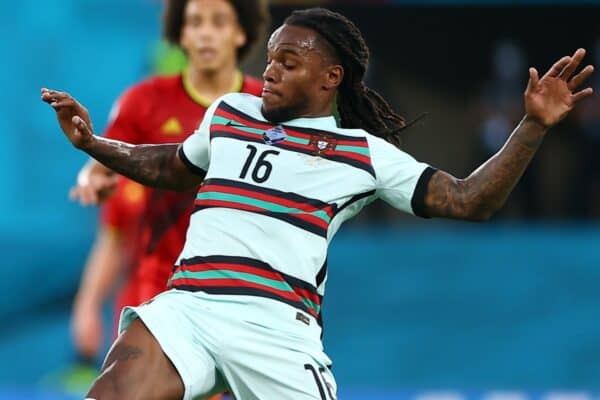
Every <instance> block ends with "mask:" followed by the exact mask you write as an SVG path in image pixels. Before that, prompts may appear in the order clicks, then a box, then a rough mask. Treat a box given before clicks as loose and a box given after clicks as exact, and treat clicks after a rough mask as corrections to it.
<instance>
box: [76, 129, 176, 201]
mask: <svg viewBox="0 0 600 400" xmlns="http://www.w3.org/2000/svg"><path fill="white" fill-rule="evenodd" d="M178 147H179V145H178V144H149V145H137V146H134V145H130V144H128V143H123V142H119V141H116V140H110V139H106V138H96V139H95V141H94V145H93V146H91V148H89V149H87V150H86V152H87V153H88V154H89V155H90V156H92V157H94V158H95V159H96V160H98V161H99V162H100V163H102V164H104V165H105V166H107V167H108V168H110V169H112V170H113V171H115V172H118V173H119V174H121V175H124V176H126V177H128V178H130V179H132V180H134V181H136V182H139V183H141V184H143V185H146V186H151V187H158V188H163V189H174V190H177V189H179V186H180V182H179V180H178V179H176V177H175V176H174V174H173V173H172V170H173V169H172V168H171V167H172V165H173V164H174V158H175V157H177V148H178Z"/></svg>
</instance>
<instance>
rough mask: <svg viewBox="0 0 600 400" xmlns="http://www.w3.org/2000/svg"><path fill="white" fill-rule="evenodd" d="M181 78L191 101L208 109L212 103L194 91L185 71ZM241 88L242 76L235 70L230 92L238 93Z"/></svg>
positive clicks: (242, 84)
mask: <svg viewBox="0 0 600 400" xmlns="http://www.w3.org/2000/svg"><path fill="white" fill-rule="evenodd" d="M181 76H182V81H183V88H184V89H185V91H186V93H187V94H188V96H190V97H191V98H192V100H194V101H195V102H196V103H198V104H200V105H201V106H202V107H209V106H210V105H211V104H212V101H211V100H210V99H208V98H207V97H206V96H203V95H201V94H200V92H198V91H197V90H196V88H195V87H194V85H192V81H191V80H190V74H189V71H188V70H187V69H185V70H184V71H183V73H182V74H181ZM242 86H244V75H243V74H242V72H241V71H240V70H238V69H236V70H235V78H234V79H233V86H232V87H231V90H230V92H239V91H240V90H242Z"/></svg>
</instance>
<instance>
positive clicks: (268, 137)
mask: <svg viewBox="0 0 600 400" xmlns="http://www.w3.org/2000/svg"><path fill="white" fill-rule="evenodd" d="M286 136H287V134H286V133H285V130H284V129H283V126H281V125H277V126H275V127H273V128H271V129H268V130H266V131H265V133H263V140H264V141H265V143H266V144H275V143H279V142H281V141H282V140H283V139H285V137H286Z"/></svg>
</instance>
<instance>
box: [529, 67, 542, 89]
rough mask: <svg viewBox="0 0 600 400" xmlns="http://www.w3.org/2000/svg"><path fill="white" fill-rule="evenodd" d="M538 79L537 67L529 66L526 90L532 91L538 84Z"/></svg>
mask: <svg viewBox="0 0 600 400" xmlns="http://www.w3.org/2000/svg"><path fill="white" fill-rule="evenodd" d="M539 81H540V77H539V75H538V72H537V69H535V68H533V67H532V68H529V82H528V83H527V89H526V91H528V92H530V91H532V90H533V89H534V88H535V87H536V86H537V84H538V82H539Z"/></svg>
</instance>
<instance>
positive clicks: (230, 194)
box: [194, 178, 337, 238]
mask: <svg viewBox="0 0 600 400" xmlns="http://www.w3.org/2000/svg"><path fill="white" fill-rule="evenodd" d="M194 206H195V208H194V211H199V210H203V209H207V208H215V207H220V208H233V209H236V210H243V211H249V212H253V213H257V214H261V215H265V216H268V217H272V218H276V219H279V220H281V221H285V222H287V223H289V224H291V225H294V226H296V227H298V228H301V229H304V230H306V231H308V232H311V233H314V234H315V235H319V236H321V237H324V238H325V237H327V229H328V228H329V223H330V222H331V219H332V218H333V217H334V215H335V213H336V210H337V205H336V204H328V203H325V202H323V201H320V200H317V199H311V198H308V197H304V196H300V195H298V194H296V193H291V192H282V191H280V190H275V189H269V188H265V187H261V186H257V185H252V184H249V183H245V182H238V181H232V180H228V179H216V178H213V179H207V180H205V181H204V183H203V184H202V186H201V187H200V190H199V191H198V194H197V196H196V200H195V202H194Z"/></svg>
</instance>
